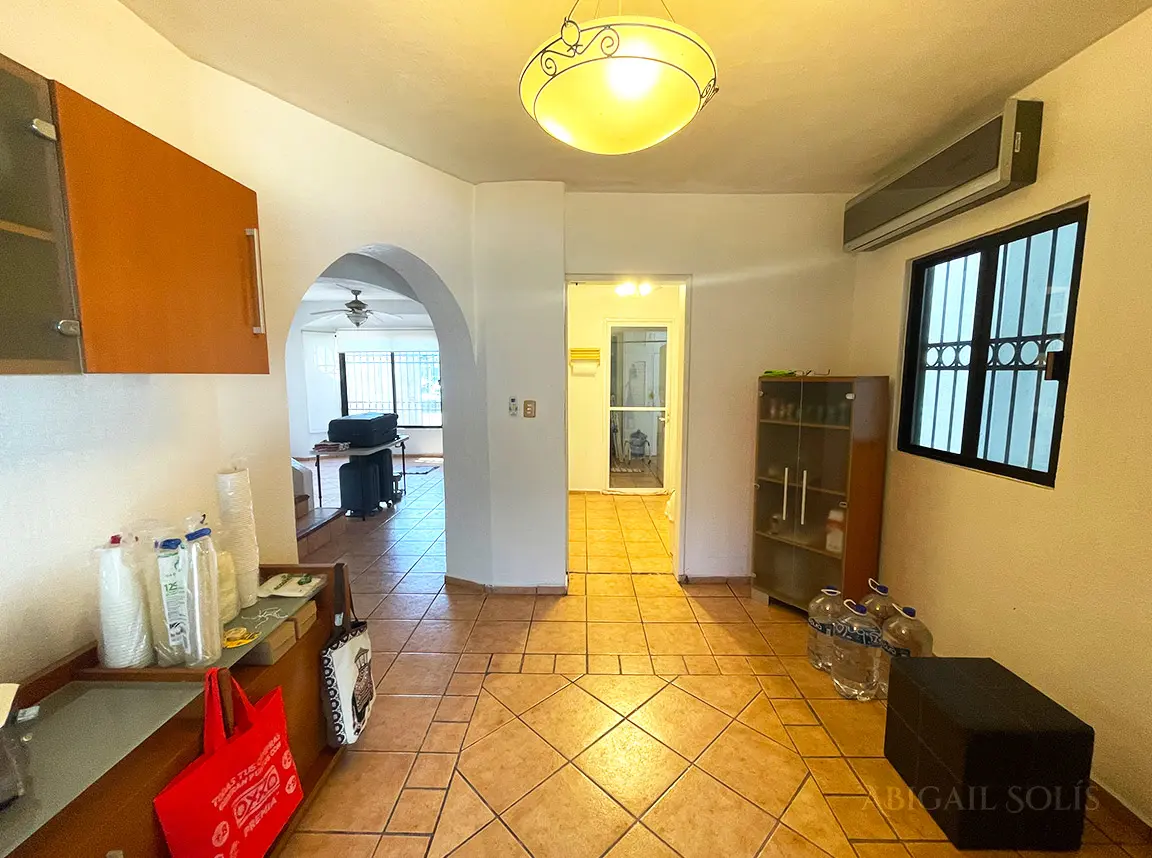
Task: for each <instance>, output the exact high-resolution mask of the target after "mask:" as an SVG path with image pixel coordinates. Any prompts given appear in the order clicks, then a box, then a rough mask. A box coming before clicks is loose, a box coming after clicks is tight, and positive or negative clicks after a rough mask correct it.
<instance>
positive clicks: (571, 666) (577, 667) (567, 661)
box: [553, 653, 588, 677]
mask: <svg viewBox="0 0 1152 858" xmlns="http://www.w3.org/2000/svg"><path fill="white" fill-rule="evenodd" d="M553 670H554V671H555V672H556V673H562V674H564V675H566V676H570V677H576V676H580V675H581V674H584V673H587V672H588V657H587V656H586V655H584V654H583V653H580V654H576V653H560V654H559V655H557V656H556V664H555V667H554V668H553Z"/></svg>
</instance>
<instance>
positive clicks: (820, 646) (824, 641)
mask: <svg viewBox="0 0 1152 858" xmlns="http://www.w3.org/2000/svg"><path fill="white" fill-rule="evenodd" d="M843 614H844V597H843V596H842V595H841V593H840V591H839V590H837V589H836V588H835V587H825V588H824V589H823V590H821V591H820V592H819V593H817V594H816V598H815V599H813V600H812V602H811V603H810V604H809V605H808V663H809V664H811V665H812V666H813V667H814V668H816V669H817V670H830V669H831V667H832V643H833V640H834V636H835V634H836V621H837V620H839V619H841V617H842V616H843Z"/></svg>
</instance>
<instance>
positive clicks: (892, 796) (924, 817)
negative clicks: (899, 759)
mask: <svg viewBox="0 0 1152 858" xmlns="http://www.w3.org/2000/svg"><path fill="white" fill-rule="evenodd" d="M848 702H851V701H848ZM848 763H849V765H851V766H852V770H853V771H854V772H855V773H856V776H857V777H858V778H860V781H861V782H862V783H863V784H864V786H865V788H867V790H868V793H869V795H871V796H872V798H873V800H875V802H876V804H877V805H878V806H879V808H880V812H881V813H883V814H884V816H885V818H887V820H888V823H889V824H890V825H891V826H892V828H893V829H895V831H896V834H897V835H898V836H899V837H900V839H901V840H945V839H946V838H945V837H944V832H942V831H941V830H940V827H939V826H938V825H937V824H936V822H935V821H934V820H933V819H932V817H931V816H929V815H928V811H927V810H925V809H924V806H923V805H922V804H920V802H919V801H918V800H917V799H916V797H915V796H914V795H913V793H912V791H911V790H910V789H909V788H908V785H907V784H905V783H904V780H903V779H902V778H901V777H900V775H898V774H897V773H896V770H895V769H894V768H892V764H891V763H889V762H888V761H887V760H885V759H883V758H879V759H877V758H858V759H850V760H849V761H848Z"/></svg>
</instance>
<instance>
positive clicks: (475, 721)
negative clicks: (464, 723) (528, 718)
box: [464, 691, 516, 748]
mask: <svg viewBox="0 0 1152 858" xmlns="http://www.w3.org/2000/svg"><path fill="white" fill-rule="evenodd" d="M515 717H516V716H515V715H514V714H512V711H511V710H510V709H508V707H507V706H505V705H504V704H503V703H501V702H500V701H499V700H497V699H496V698H495V697H493V696H492V695H491V694H489V693H488V692H487V691H481V692H480V696H479V697H478V698H477V699H476V708H475V710H473V712H472V720H471V721H469V723H468V731H467V732H466V733H465V734H464V747H465V748H467V747H468V746H469V745H474V744H476V743H477V742H479V741H480V740H481V739H483V738H484V737H485V736H487V735H488V734H489V733H493V732H495V731H496V730H498V729H500V728H501V727H503V726H504V725H505V724H507V723H508V722H509V721H511V720H513V719H514V718H515Z"/></svg>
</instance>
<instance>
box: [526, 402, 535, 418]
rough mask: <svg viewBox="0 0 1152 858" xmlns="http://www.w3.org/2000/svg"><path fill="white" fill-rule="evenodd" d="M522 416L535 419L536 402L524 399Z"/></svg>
mask: <svg viewBox="0 0 1152 858" xmlns="http://www.w3.org/2000/svg"><path fill="white" fill-rule="evenodd" d="M524 416H525V417H535V416H536V400H535V399H525V400H524Z"/></svg>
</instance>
